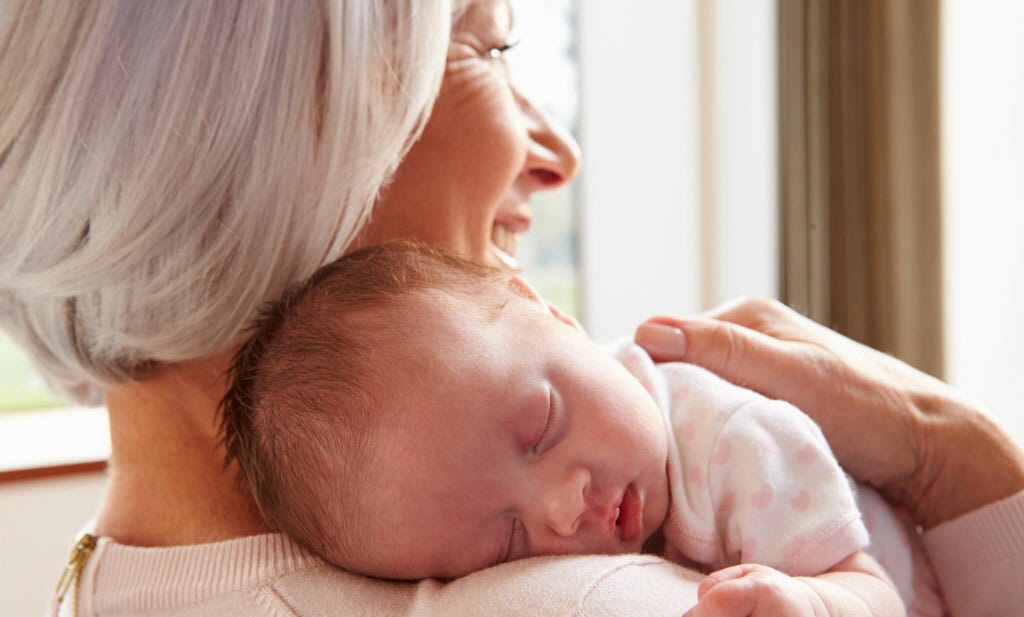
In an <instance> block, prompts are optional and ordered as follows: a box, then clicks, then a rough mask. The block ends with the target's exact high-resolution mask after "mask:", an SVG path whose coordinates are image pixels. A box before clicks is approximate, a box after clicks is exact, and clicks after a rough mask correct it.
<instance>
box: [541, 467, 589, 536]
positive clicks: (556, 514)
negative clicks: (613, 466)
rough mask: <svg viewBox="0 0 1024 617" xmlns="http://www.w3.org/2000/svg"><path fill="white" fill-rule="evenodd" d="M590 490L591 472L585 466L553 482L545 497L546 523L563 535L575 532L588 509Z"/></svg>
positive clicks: (544, 515) (544, 514)
mask: <svg viewBox="0 0 1024 617" xmlns="http://www.w3.org/2000/svg"><path fill="white" fill-rule="evenodd" d="M589 492H590V473H589V472H588V471H587V470H586V469H583V468H576V469H573V470H571V471H569V473H567V474H566V475H565V477H563V478H562V479H561V480H560V481H558V482H553V483H552V484H551V485H550V486H549V488H548V490H547V494H545V495H544V497H543V501H544V503H543V513H542V515H543V518H544V521H543V522H544V524H545V525H546V526H547V527H548V528H550V529H551V530H552V531H554V532H555V533H556V534H558V535H559V536H562V537H568V536H571V535H573V534H575V533H576V530H577V529H579V526H580V521H581V520H582V519H583V515H584V513H585V511H586V507H587V505H586V504H587V493H589Z"/></svg>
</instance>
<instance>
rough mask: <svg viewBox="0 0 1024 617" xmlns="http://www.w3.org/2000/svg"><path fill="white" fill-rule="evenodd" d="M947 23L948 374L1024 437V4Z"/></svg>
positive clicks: (955, 4) (968, 7) (999, 1)
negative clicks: (1023, 383)
mask: <svg viewBox="0 0 1024 617" xmlns="http://www.w3.org/2000/svg"><path fill="white" fill-rule="evenodd" d="M942 24H943V32H942V40H943V50H942V51H943V73H942V88H943V90H942V97H943V99H942V102H943V127H942V128H943V140H944V143H943V168H944V169H943V178H944V184H943V191H944V203H945V212H944V215H945V220H944V228H945V229H944V235H945V237H944V242H945V256H944V258H945V264H944V267H945V306H946V345H947V347H946V355H947V377H948V379H949V381H950V382H951V383H952V384H953V385H954V386H957V387H959V388H961V389H963V390H964V391H966V392H967V393H968V394H970V395H972V396H974V397H975V398H977V399H978V400H980V401H981V402H982V403H983V404H984V405H985V406H987V408H988V409H989V410H990V412H991V413H992V415H993V416H995V417H996V418H997V420H998V421H999V422H1000V423H1002V424H1003V425H1004V426H1006V427H1007V428H1008V429H1009V430H1010V431H1011V432H1012V433H1013V435H1014V436H1015V437H1016V438H1017V440H1018V441H1019V442H1020V443H1024V410H1022V404H1021V401H1022V392H1021V387H1020V384H1021V380H1022V378H1024V292H1022V287H1024V117H1022V114H1024V34H1022V33H1024V2H1009V1H1006V0H945V1H944V2H943V15H942Z"/></svg>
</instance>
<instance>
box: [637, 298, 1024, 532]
mask: <svg viewBox="0 0 1024 617" xmlns="http://www.w3.org/2000/svg"><path fill="white" fill-rule="evenodd" d="M636 342H637V343H638V344H639V345H640V346H642V347H644V348H645V349H646V350H647V352H648V353H650V354H651V356H652V357H653V358H654V359H655V360H656V361H661V362H664V361H685V362H689V363H692V364H697V365H700V366H703V367H705V368H707V369H708V370H711V371H712V372H715V373H717V374H719V375H721V376H722V377H724V378H725V379H728V380H729V381H732V382H734V383H737V384H739V385H742V386H745V387H748V388H751V389H753V390H756V391H758V392H760V393H762V394H764V395H765V396H768V397H771V398H777V399H783V400H786V401H789V402H791V403H793V404H794V405H796V406H797V407H799V408H800V409H801V410H802V411H803V412H804V413H806V414H808V415H809V416H811V417H812V418H814V420H815V421H816V422H818V424H819V425H820V426H821V428H822V431H823V432H824V433H825V436H826V437H827V438H828V440H829V444H830V445H831V446H832V449H833V451H834V452H835V454H836V457H837V458H838V459H839V462H840V464H842V465H843V467H845V468H846V469H847V471H849V472H850V473H851V474H853V475H854V476H855V477H857V478H858V479H859V480H861V481H863V482H866V483H868V484H871V485H874V486H876V487H878V488H879V489H880V490H881V491H882V492H883V494H885V495H886V497H887V498H888V499H889V500H890V501H892V502H893V503H894V504H896V505H901V506H903V507H905V508H907V510H909V511H910V513H911V515H912V516H913V517H914V519H915V520H916V521H917V522H918V523H919V524H922V525H924V526H925V527H926V528H927V527H932V526H934V525H937V524H939V523H941V522H944V521H947V520H950V519H952V518H955V517H957V516H959V515H961V514H964V513H966V512H969V511H971V510H974V509H976V508H978V507H981V506H983V505H986V504H989V503H992V502H994V501H997V500H999V499H1002V498H1004V497H1008V496H1010V495H1013V494H1014V493H1016V492H1019V491H1021V490H1024V453H1022V452H1021V450H1020V449H1019V448H1018V447H1016V446H1015V445H1014V443H1013V442H1012V441H1011V440H1010V439H1009V437H1008V436H1007V435H1006V434H1005V433H1004V432H1003V431H1002V430H1001V429H1000V428H999V427H998V426H997V425H996V424H995V423H993V422H992V421H991V420H989V419H988V418H987V417H986V416H985V415H984V414H983V413H981V412H980V411H979V410H978V409H977V408H976V407H975V406H974V405H973V404H972V403H971V402H969V401H967V400H966V399H965V398H964V397H963V396H962V395H960V394H959V393H957V392H956V391H954V390H953V389H952V388H950V387H949V386H948V385H946V384H944V383H942V382H941V381H938V380H936V379H934V378H932V377H929V376H928V375H925V374H924V373H922V372H920V371H917V370H915V369H913V368H911V367H910V366H908V365H906V364H904V363H903V362H900V361H899V360H896V359H895V358H893V357H891V356H888V355H886V354H883V353H881V352H878V351H875V350H873V349H871V348H869V347H866V346H864V345H861V344H859V343H856V342H854V341H852V340H850V339H848V338H846V337H844V336H842V335H840V334H838V333H837V332H834V331H832V330H829V329H828V328H825V327H823V326H821V325H819V324H817V323H815V322H813V321H811V320H809V319H807V318H806V317H804V316H802V315H800V314H798V313H796V312H795V311H793V310H792V309H790V308H788V307H786V306H785V305H783V304H782V303H780V302H777V301H775V300H768V299H748V300H742V301H738V302H734V303H730V304H728V305H725V306H722V307H719V308H718V309H715V310H713V311H710V312H708V313H705V314H703V315H700V316H698V317H693V318H675V317H666V316H659V317H654V318H652V319H650V320H648V321H647V322H645V323H644V324H642V325H641V326H640V327H639V328H638V329H637V333H636Z"/></svg>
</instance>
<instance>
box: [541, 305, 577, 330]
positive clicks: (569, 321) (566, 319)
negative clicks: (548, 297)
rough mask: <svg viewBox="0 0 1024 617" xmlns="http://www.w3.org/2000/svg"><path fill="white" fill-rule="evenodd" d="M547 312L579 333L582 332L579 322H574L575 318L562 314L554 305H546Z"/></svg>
mask: <svg viewBox="0 0 1024 617" xmlns="http://www.w3.org/2000/svg"><path fill="white" fill-rule="evenodd" d="M548 310H549V311H551V314H552V315H554V316H555V317H556V318H557V319H560V320H561V321H563V322H565V323H567V324H568V325H570V326H572V327H573V328H576V329H577V330H579V331H581V332H582V331H583V326H581V325H580V322H578V321H576V318H575V317H573V316H572V315H570V314H569V313H565V312H562V309H560V308H558V307H557V306H555V305H554V304H548Z"/></svg>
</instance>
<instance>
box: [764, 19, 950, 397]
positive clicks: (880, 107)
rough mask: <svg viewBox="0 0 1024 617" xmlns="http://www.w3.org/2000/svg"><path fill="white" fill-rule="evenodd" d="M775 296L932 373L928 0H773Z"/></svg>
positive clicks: (935, 169)
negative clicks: (776, 168)
mask: <svg viewBox="0 0 1024 617" xmlns="http://www.w3.org/2000/svg"><path fill="white" fill-rule="evenodd" d="M778 8H779V10H778V19H779V30H778V33H779V148H780V152H779V157H780V158H779V162H780V167H779V169H780V201H779V203H780V208H781V212H780V233H781V238H780V250H781V256H780V258H781V268H780V271H781V277H780V279H781V280H780V282H781V289H780V291H781V295H782V299H783V300H784V301H785V302H787V303H788V304H789V305H790V306H793V307H794V308H796V309H797V310H799V311H801V312H803V313H805V314H807V315H808V316H810V317H812V318H813V319H815V320H817V321H819V322H821V323H823V324H825V325H827V326H830V327H832V328H835V329H837V330H839V331H840V332H843V333H844V334H846V335H847V336H850V337H851V338H854V339H856V340H859V341H862V342H864V343H867V344H868V345H871V346H872V347H875V348H877V349H881V350H883V351H886V352H888V353H891V354H893V355H895V356H897V357H899V358H901V359H903V360H905V361H907V362H909V363H910V364H912V365H914V366H916V367H918V368H920V369H922V370H924V371H926V372H929V373H931V374H933V375H936V376H939V377H941V376H942V370H943V341H942V276H941V275H942V263H941V262H942V243H941V240H942V224H941V223H942V216H941V195H940V178H939V174H940V158H939V157H940V152H939V147H940V139H939V137H940V135H939V122H940V117H939V112H940V109H939V12H940V6H939V3H938V1H937V0H935V1H925V0H779V5H778Z"/></svg>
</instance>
